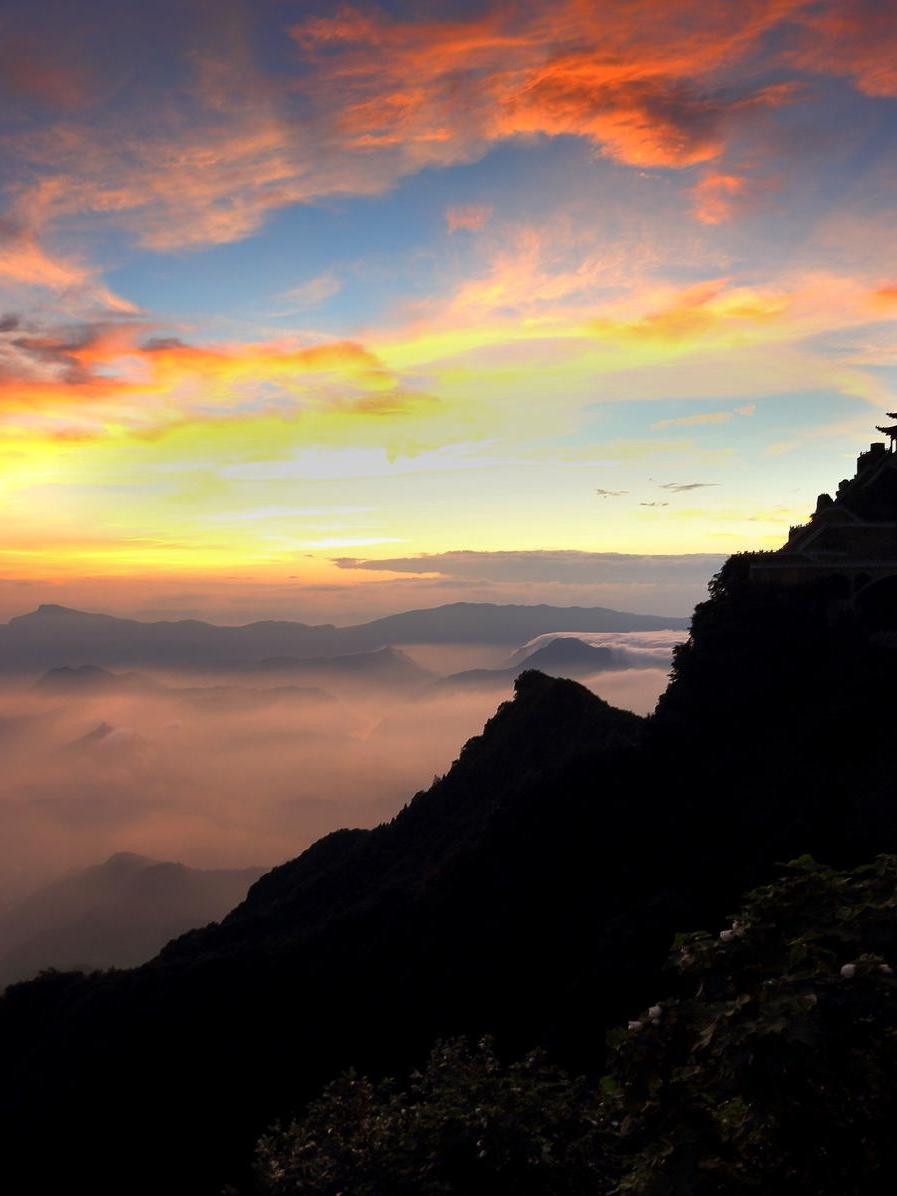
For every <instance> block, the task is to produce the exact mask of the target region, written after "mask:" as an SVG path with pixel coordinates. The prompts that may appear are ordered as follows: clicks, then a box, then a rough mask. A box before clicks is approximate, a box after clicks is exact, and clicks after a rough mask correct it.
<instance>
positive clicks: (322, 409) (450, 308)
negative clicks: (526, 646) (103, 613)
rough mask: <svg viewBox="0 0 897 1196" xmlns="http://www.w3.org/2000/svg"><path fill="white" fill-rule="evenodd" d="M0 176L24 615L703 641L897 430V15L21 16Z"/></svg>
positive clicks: (1, 115)
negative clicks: (731, 578) (421, 621)
mask: <svg viewBox="0 0 897 1196" xmlns="http://www.w3.org/2000/svg"><path fill="white" fill-rule="evenodd" d="M0 147H2V148H0V186H2V207H0V313H5V314H0V396H2V402H0V459H2V470H0V503H2V511H3V528H4V535H3V537H2V541H0V550H2V555H0V617H3V618H6V617H8V616H9V615H11V614H17V613H21V612H23V611H25V610H28V609H31V608H33V607H34V606H35V605H36V604H37V603H38V602H48V601H49V602H65V603H67V604H70V605H78V606H82V607H86V608H90V609H97V610H108V611H113V612H121V613H128V614H137V615H139V616H140V617H163V616H165V615H169V614H170V615H173V616H181V615H197V616H201V617H211V618H215V619H218V620H220V621H227V622H233V621H244V620H246V619H249V618H253V617H268V616H272V615H276V616H278V617H293V618H299V619H307V620H310V621H329V620H331V619H332V620H333V621H335V622H347V621H351V620H354V619H357V618H364V617H370V616H373V615H376V614H378V613H385V612H387V611H391V610H398V609H403V608H408V607H411V606H429V605H435V604H436V603H438V602H444V601H457V600H462V599H469V600H487V599H488V600H493V601H524V602H538V601H549V602H556V603H561V604H574V603H575V604H580V605H591V604H602V605H610V606H618V607H623V608H628V609H633V610H642V611H657V612H662V613H673V614H681V613H687V611H688V609H689V608H690V605H691V603H692V602H693V601H694V600H695V598H696V597H698V596H699V594H700V590H701V587H702V585H703V583H704V582H705V580H706V577H707V576H708V575H709V573H710V572H712V571H713V568H714V567H715V564H716V562H718V560H719V558H720V556H721V555H722V554H727V553H729V552H732V551H735V550H737V549H740V548H756V547H773V546H777V545H778V544H780V543H781V542H782V541H783V539H784V537H785V535H786V534H787V528H788V525H789V523H794V522H798V521H800V520H802V519H803V518H805V516H806V514H807V512H808V510H809V509H811V508H812V506H813V503H814V501H815V497H816V494H817V493H818V492H819V491H820V490H825V489H832V488H833V487H834V486H836V485H837V482H838V480H839V479H840V478H842V477H844V476H846V475H848V474H850V473H851V472H852V468H853V461H854V459H855V456H856V453H857V451H858V450H859V449H861V448H863V447H865V446H866V445H867V444H868V442H869V440H870V439H872V438H873V437H874V431H873V425H874V424H875V423H877V422H881V421H882V419H883V413H884V411H885V410H888V409H894V408H895V407H897V389H895V385H894V373H895V366H897V324H895V321H897V237H895V235H894V229H895V222H897V202H895V201H897V0H893V2H892V0H865V2H864V0H831V2H825V0H823V2H819V0H813V2H808V0H740V2H739V3H732V2H731V0H613V2H611V0H608V2H607V3H596V2H593V3H585V2H578V0H554V2H553V3H551V4H548V3H545V2H544V0H543V2H536V3H494V4H490V3H478V4H462V3H447V2H445V3H393V4H381V5H376V6H375V5H369V4H358V5H345V6H341V7H340V6H337V5H334V4H320V5H316V4H311V3H307V4H297V3H291V2H289V0H252V2H249V0H245V2H244V0H153V3H151V4H150V3H146V2H143V0H30V2H29V3H25V2H24V0H5V2H4V3H0ZM619 554H626V555H625V556H622V557H621V556H620V555H619ZM647 558H651V559H647ZM654 558H657V559H654Z"/></svg>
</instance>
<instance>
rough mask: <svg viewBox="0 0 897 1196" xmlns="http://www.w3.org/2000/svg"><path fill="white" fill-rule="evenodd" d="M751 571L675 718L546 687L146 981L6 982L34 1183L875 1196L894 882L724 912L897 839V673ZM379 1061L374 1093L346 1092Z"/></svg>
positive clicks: (551, 682)
mask: <svg viewBox="0 0 897 1196" xmlns="http://www.w3.org/2000/svg"><path fill="white" fill-rule="evenodd" d="M748 567H749V558H738V557H736V558H733V559H732V560H731V561H730V562H729V563H728V565H727V566H726V567H725V568H724V569H723V571H722V572H721V574H720V575H719V576H718V578H717V579H716V581H715V582H714V585H713V587H712V593H711V597H710V599H709V601H708V602H706V603H705V604H703V606H701V607H699V608H698V610H697V612H696V615H695V620H694V624H693V634H692V638H691V640H690V642H689V643H688V645H686V646H684V647H683V648H682V649H681V650H680V651H679V652H678V654H677V658H676V661H675V667H674V675H673V678H672V681H671V684H670V687H669V690H668V691H667V693H666V695H665V696H664V697H663V698H662V700H661V702H660V705H659V707H658V710H657V712H656V714H655V715H654V716H653V717H652V718H650V719H639V718H637V717H636V716H634V715H630V714H627V713H625V712H622V711H619V710H614V709H612V708H611V707H609V706H607V705H606V704H605V703H604V702H602V701H601V700H600V699H598V698H596V697H594V696H593V695H592V694H590V693H589V692H588V691H586V690H585V689H583V688H581V687H580V686H578V685H576V684H575V683H573V682H570V681H563V680H556V679H551V678H547V677H544V676H542V675H541V674H538V673H525V674H523V676H522V677H521V678H520V679H519V681H518V683H517V691H516V697H515V699H514V701H513V702H511V703H507V704H506V705H505V706H503V707H501V708H500V709H499V711H498V713H497V714H496V716H495V717H494V718H493V719H492V720H491V721H490V722H489V724H488V725H487V727H486V729H485V731H484V733H483V735H482V736H480V737H478V738H477V739H474V740H472V741H471V742H470V743H469V744H468V745H467V746H466V747H465V748H464V750H463V752H462V753H461V756H460V758H459V760H458V761H457V762H456V764H455V765H454V766H453V768H452V769H451V771H450V772H449V773H448V774H447V776H446V777H444V778H442V779H441V780H438V781H437V782H436V783H435V784H434V785H433V786H432V788H431V789H429V790H428V791H427V792H426V793H422V794H419V795H418V796H417V797H416V798H415V799H414V800H413V801H412V802H411V803H410V804H409V805H408V806H407V807H406V808H405V810H403V811H402V813H400V814H399V815H398V817H397V818H395V819H394V820H393V821H392V822H391V823H389V824H387V825H384V826H382V827H379V828H377V829H376V830H373V831H342V832H338V833H336V834H334V835H330V836H328V837H327V838H325V839H323V840H321V841H320V842H318V843H317V844H315V845H314V846H313V847H312V848H311V849H310V850H309V851H307V852H305V853H304V854H303V855H302V856H300V857H299V858H298V859H296V860H293V861H291V862H290V863H288V864H286V865H284V866H283V867H281V868H278V869H275V870H274V871H273V872H271V873H269V874H268V875H266V876H264V877H263V878H262V879H261V880H259V881H258V882H257V883H256V884H255V885H254V886H253V888H252V889H251V890H250V893H249V896H248V897H247V900H246V901H245V902H244V903H243V904H242V905H240V906H239V907H238V908H237V909H236V910H234V911H233V913H231V914H230V915H229V916H228V917H227V918H225V919H224V921H223V922H222V923H220V924H219V925H213V926H210V927H208V928H206V929H205V930H201V931H195V932H192V933H190V934H188V935H186V936H184V937H182V938H181V939H178V940H176V941H175V942H173V943H171V944H169V946H168V947H166V948H165V950H164V951H163V952H162V953H161V954H160V955H159V956H158V957H157V958H156V959H155V960H153V961H151V962H150V963H148V964H146V965H144V966H143V967H141V968H138V969H135V970H132V971H127V972H107V973H101V974H93V975H86V976H85V975H79V974H65V975H62V974H50V975H46V976H44V977H43V978H42V979H39V980H37V981H34V982H32V983H30V984H25V985H18V986H14V987H12V988H11V989H9V990H8V991H7V994H6V996H5V997H4V998H3V999H2V1002H0V1056H2V1058H3V1061H4V1078H3V1086H2V1107H0V1125H2V1127H3V1129H2V1133H3V1136H4V1141H3V1144H2V1145H3V1155H2V1157H3V1160H4V1163H3V1167H4V1168H5V1171H6V1174H7V1175H8V1176H10V1177H11V1179H12V1180H13V1182H12V1190H22V1191H26V1190H27V1191H34V1192H58V1191H64V1190H68V1189H69V1188H72V1187H79V1188H81V1187H86V1188H87V1189H88V1190H90V1191H92V1192H94V1193H105V1192H109V1193H111V1192H116V1193H118V1192H121V1191H128V1192H129V1193H135V1194H136V1193H143V1192H147V1193H148V1192H153V1193H158V1192H161V1191H164V1192H166V1193H171V1194H176V1193H190V1194H191V1196H202V1194H203V1193H220V1192H221V1190H222V1188H223V1186H224V1185H225V1184H230V1185H234V1186H236V1188H237V1189H238V1190H241V1191H251V1190H252V1185H253V1184H256V1185H258V1184H260V1185H261V1190H262V1191H263V1192H264V1191H266V1190H267V1191H268V1192H278V1193H281V1192H283V1193H287V1192H297V1193H298V1192H303V1193H305V1192H307V1193H333V1194H334V1196H335V1193H337V1192H344V1193H346V1194H347V1196H348V1194H349V1193H352V1196H356V1194H358V1193H366V1192H367V1193H371V1194H373V1193H376V1194H377V1196H397V1194H398V1193H404V1192H409V1193H410V1192H412V1191H413V1192H421V1193H429V1192H433V1193H436V1192H440V1193H442V1192H446V1193H455V1192H457V1193H459V1194H460V1193H464V1196H475V1194H477V1193H480V1192H482V1193H485V1192H489V1193H490V1196H496V1194H499V1193H505V1192H507V1193H512V1192H513V1193H518V1192H522V1193H527V1192H545V1193H554V1192H558V1193H561V1192H563V1193H566V1192H595V1193H603V1192H610V1191H620V1192H639V1193H645V1194H646V1196H647V1194H649V1193H650V1194H653V1193H673V1192H676V1193H680V1192H681V1193H689V1192H695V1193H697V1192H700V1193H704V1192H707V1193H711V1192H712V1193H731V1192H736V1193H737V1192H742V1191H744V1192H762V1193H769V1192H776V1191H812V1192H829V1191H830V1192H836V1191H837V1192H839V1193H853V1192H856V1193H859V1192H875V1191H877V1190H878V1187H877V1186H876V1185H879V1184H880V1183H883V1179H882V1177H883V1176H886V1175H887V1174H889V1173H890V1174H892V1173H893V1163H894V1161H895V1160H894V1152H893V1146H892V1142H891V1137H892V1135H891V1132H890V1129H889V1126H890V1124H891V1123H892V1121H893V1113H894V1108H893V1103H894V1098H893V1095H892V1083H895V1082H894V1081H893V1080H892V1077H893V1075H894V1069H893V1060H892V1057H891V1056H892V1051H893V1046H892V1040H893V1036H894V1034H895V1032H897V1018H895V1017H894V1016H893V1014H892V1006H893V1003H894V994H893V989H892V985H893V980H892V978H891V975H890V973H889V972H888V971H886V970H883V969H885V968H886V967H888V966H890V964H891V963H893V964H894V965H895V966H897V958H895V957H897V906H894V908H893V909H892V905H893V903H894V900H895V897H894V890H895V882H894V865H893V864H892V863H891V862H890V861H882V862H880V863H879V864H878V865H876V866H875V869H874V870H873V871H871V872H869V873H857V874H855V875H853V876H851V877H848V876H847V875H843V874H841V873H836V872H835V873H832V872H826V871H824V870H822V871H820V870H818V869H813V868H810V867H809V866H807V867H806V868H804V869H799V870H798V871H797V872H795V873H794V874H793V875H792V876H791V877H790V878H789V879H786V880H785V881H781V882H779V883H778V885H777V887H774V888H773V889H764V888H761V889H760V891H759V892H758V893H757V894H756V895H755V896H753V897H751V898H750V899H749V900H748V901H747V904H746V905H745V907H744V909H743V911H742V913H740V914H739V915H738V917H737V922H738V925H735V926H733V925H732V924H731V923H730V921H728V920H727V919H728V918H729V915H730V913H731V911H732V910H733V909H737V908H738V906H739V903H740V902H741V900H742V894H744V893H745V892H746V891H748V890H750V889H753V888H756V887H757V886H766V885H768V884H770V883H771V882H773V881H775V880H776V878H777V877H779V876H781V869H782V863H783V861H787V860H790V859H794V858H795V857H798V856H803V855H805V854H809V855H812V856H813V857H814V858H815V859H817V860H820V861H822V862H823V863H824V864H826V865H829V866H831V867H834V868H855V867H856V866H857V865H862V864H865V863H866V862H868V861H870V860H872V859H874V858H875V857H876V856H878V855H879V853H881V852H897V793H895V771H894V767H893V751H892V743H893V725H894V719H895V714H897V710H895V690H894V684H893V677H894V672H895V667H897V657H895V654H894V651H893V649H892V648H891V647H890V646H889V643H890V640H889V634H888V633H887V629H886V628H884V629H883V623H882V611H881V609H880V608H879V609H878V610H876V612H875V614H874V617H871V616H870V615H869V614H868V613H864V612H863V611H849V610H847V609H846V608H845V607H844V605H843V603H840V602H839V600H838V595H837V593H836V592H835V590H833V588H832V586H831V585H829V584H828V583H824V582H823V583H814V584H812V585H808V586H803V587H795V588H793V589H791V590H784V589H779V588H776V587H772V586H759V585H757V584H754V583H752V582H751V580H750V578H749V573H748ZM883 630H884V631H885V634H884V635H883V634H882V633H883ZM247 800H251V795H247ZM864 886H865V887H864ZM889 903H891V905H889ZM697 927H705V928H707V930H708V932H710V937H704V938H702V937H699V938H697V939H692V940H688V941H687V942H686V943H685V946H684V956H683V954H682V950H680V951H679V964H680V965H681V966H680V967H679V968H678V969H674V970H670V969H669V968H668V967H667V966H666V965H667V960H668V956H669V951H670V945H671V943H672V942H673V941H674V937H675V936H676V934H677V933H678V932H681V931H683V930H686V931H687V930H693V929H694V928H697ZM721 934H723V935H724V936H725V937H723V938H721V937H720V935H721ZM845 966H846V967H847V968H848V973H847V974H845V975H842V972H841V969H842V968H844V967H845ZM851 968H854V969H855V971H854V972H852V973H851V972H850V970H849V969H851ZM639 1010H643V1011H645V1012H643V1013H641V1014H639V1013H638V1011H639ZM630 1021H632V1022H637V1023H639V1024H638V1025H637V1026H634V1027H633V1028H632V1029H629V1030H624V1031H620V1030H619V1029H615V1027H619V1026H620V1025H624V1026H625V1025H627V1024H628V1023H629V1022H630ZM608 1032H610V1035H611V1036H610V1045H608V1037H607V1036H608ZM484 1037H488V1038H489V1039H490V1045H487V1046H476V1045H470V1044H476V1043H477V1042H479V1041H480V1040H481V1039H483V1038H484ZM459 1040H460V1041H459ZM437 1041H439V1042H442V1044H443V1045H442V1046H439V1047H437V1048H435V1054H433V1055H432V1056H431V1063H430V1065H429V1066H426V1064H425V1061H426V1059H427V1057H428V1054H430V1052H431V1051H432V1050H433V1049H434V1048H433V1046H432V1044H433V1043H434V1042H437ZM462 1041H463V1042H466V1043H467V1044H468V1045H467V1046H464V1045H462ZM535 1049H539V1050H542V1051H545V1052H547V1054H546V1055H544V1056H543V1055H536V1056H532V1055H530V1054H529V1052H531V1051H533V1050H535ZM514 1060H517V1061H518V1062H516V1063H515V1062H513V1061H514ZM509 1061H510V1062H509ZM348 1067H354V1068H356V1069H357V1071H358V1075H360V1076H370V1077H373V1078H372V1079H370V1080H360V1079H354V1080H346V1079H343V1080H337V1081H336V1087H334V1088H331V1089H329V1090H328V1091H327V1094H326V1095H325V1096H323V1097H320V1096H319V1094H320V1092H321V1090H322V1088H323V1086H324V1085H325V1084H327V1083H328V1082H331V1081H333V1080H334V1078H335V1077H337V1076H339V1075H340V1074H341V1073H343V1072H344V1071H345V1069H346V1068H348ZM415 1067H417V1068H422V1069H423V1070H422V1071H421V1075H420V1077H419V1078H416V1077H415V1076H414V1074H413V1069H414V1068H415ZM390 1075H391V1076H398V1077H402V1076H405V1077H410V1078H406V1079H404V1080H399V1081H397V1084H396V1085H395V1086H393V1085H391V1084H388V1083H386V1082H385V1081H382V1080H381V1079H380V1078H378V1077H383V1076H390ZM579 1076H581V1077H584V1078H583V1079H582V1080H579V1079H575V1078H570V1077H579ZM602 1078H603V1079H602ZM316 1098H317V1101H318V1103H314V1104H312V1105H311V1109H310V1112H308V1113H307V1114H305V1115H304V1117H303V1116H302V1114H301V1111H302V1110H303V1108H305V1107H306V1106H307V1104H308V1102H309V1101H314V1100H315V1099H316ZM478 1110H479V1111H478ZM297 1114H299V1115H300V1119H299V1120H298V1121H297V1122H296V1123H295V1127H294V1128H292V1129H291V1128H286V1129H285V1130H281V1131H273V1132H271V1133H269V1136H268V1137H266V1138H263V1140H262V1146H261V1148H260V1153H259V1155H258V1157H257V1160H256V1168H255V1176H253V1170H252V1155H253V1149H254V1144H255V1143H256V1142H257V1140H258V1139H259V1136H260V1135H263V1134H264V1133H265V1131H266V1127H268V1126H270V1125H272V1124H273V1123H275V1122H276V1121H277V1120H278V1119H279V1120H280V1123H281V1124H282V1125H284V1126H287V1127H289V1126H290V1125H291V1120H290V1119H291V1118H292V1117H293V1116H295V1115H297ZM527 1126H528V1127H529V1128H528V1129H527V1128H526V1127H527ZM312 1144H314V1145H312ZM534 1152H535V1153H534ZM534 1159H536V1160H537V1161H535V1162H534ZM353 1167H354V1168H356V1170H354V1171H353V1170H352V1168H353ZM17 1184H18V1185H19V1186H18V1187H17V1186H16V1185H17ZM328 1185H329V1186H328ZM403 1185H404V1186H403ZM539 1185H541V1186H539ZM565 1185H566V1186H565ZM577 1185H579V1186H577ZM826 1185H828V1186H826Z"/></svg>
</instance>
